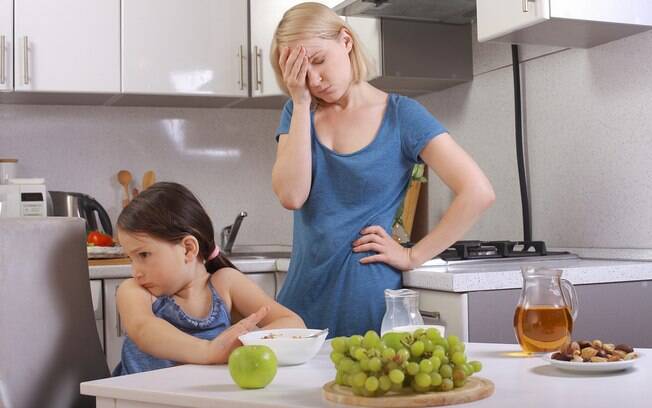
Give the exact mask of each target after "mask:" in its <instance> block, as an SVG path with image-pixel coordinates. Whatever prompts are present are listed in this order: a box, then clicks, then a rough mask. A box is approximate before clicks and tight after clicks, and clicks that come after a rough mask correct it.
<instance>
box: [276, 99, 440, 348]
mask: <svg viewBox="0 0 652 408" xmlns="http://www.w3.org/2000/svg"><path fill="white" fill-rule="evenodd" d="M292 107H293V104H292V101H288V102H287V103H286V104H285V107H284V108H283V113H282V115H281V120H280V125H279V127H278V129H277V130H276V138H277V140H278V137H279V135H281V134H287V133H289V129H290V120H291V118H292ZM310 122H311V125H310V133H311V149H312V185H311V187H310V194H309V195H308V199H307V200H306V202H305V203H304V205H303V207H301V208H300V209H298V210H296V211H294V229H293V243H292V260H291V262H290V269H289V271H288V275H287V278H286V280H285V283H284V284H283V288H282V289H281V292H280V293H279V298H278V300H279V302H280V303H281V304H283V305H285V306H287V307H288V308H290V309H292V310H293V311H295V312H296V313H298V314H299V315H300V316H301V318H303V320H304V322H305V323H306V325H307V326H308V327H310V328H326V327H328V329H329V336H330V337H334V336H350V335H353V334H364V333H365V332H366V331H367V330H376V331H377V332H379V331H380V325H381V321H382V318H383V315H384V313H385V295H384V291H385V289H398V288H400V287H401V273H400V271H399V270H397V269H395V268H393V267H391V266H389V265H387V264H385V263H372V264H361V263H360V259H362V258H364V257H366V256H369V255H373V254H375V252H366V253H362V252H359V253H355V252H353V251H352V242H353V241H354V240H356V239H358V238H359V237H360V236H361V235H360V231H361V230H362V229H363V228H365V227H367V226H370V225H380V226H381V227H383V228H384V229H385V231H387V232H388V234H390V235H391V227H392V225H391V224H392V219H393V218H394V215H395V214H396V210H397V208H398V206H399V205H400V204H401V202H402V200H403V197H404V195H405V191H406V188H407V186H408V183H409V181H410V175H411V171H412V167H413V166H414V164H416V163H420V162H421V159H420V157H419V153H420V152H421V150H422V149H423V148H424V147H425V146H426V144H427V143H428V142H429V141H430V140H431V139H433V138H434V137H435V136H437V135H439V134H441V133H444V132H446V129H445V128H444V127H443V126H442V125H441V124H440V123H439V122H438V121H437V119H435V118H434V117H433V116H432V115H431V114H430V112H428V111H427V110H426V109H425V108H424V107H423V106H422V105H421V104H420V103H419V102H417V101H415V100H413V99H410V98H408V97H404V96H400V95H396V94H390V95H389V96H388V100H387V107H386V109H385V113H384V116H383V119H382V122H381V125H380V128H379V130H378V132H377V133H376V136H375V138H374V139H373V140H372V141H371V143H369V144H368V145H367V146H365V147H363V148H362V149H360V150H358V151H356V152H354V153H349V154H340V153H337V152H335V151H333V150H331V149H329V148H327V147H325V146H324V145H322V144H321V143H320V142H319V139H318V138H317V134H316V132H315V126H314V113H312V112H311V114H310ZM288 137H289V136H288Z"/></svg>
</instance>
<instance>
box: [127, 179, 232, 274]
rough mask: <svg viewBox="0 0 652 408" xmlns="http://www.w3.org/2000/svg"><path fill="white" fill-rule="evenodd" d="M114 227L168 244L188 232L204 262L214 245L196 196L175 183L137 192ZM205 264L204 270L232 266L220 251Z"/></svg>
mask: <svg viewBox="0 0 652 408" xmlns="http://www.w3.org/2000/svg"><path fill="white" fill-rule="evenodd" d="M118 228H120V229H122V230H124V231H127V232H131V233H145V234H147V235H150V236H152V237H155V238H158V239H160V240H163V241H167V242H171V243H178V242H180V241H181V240H182V239H183V238H184V237H186V236H188V235H192V236H193V237H195V238H196V239H197V241H198V242H199V254H198V256H199V257H200V258H201V259H202V260H204V261H206V260H207V259H208V257H209V256H210V255H211V254H212V253H213V251H214V250H215V246H216V244H215V234H214V233H213V223H212V222H211V219H210V217H209V216H208V214H206V211H205V210H204V208H203V207H202V205H201V203H200V202H199V200H198V199H197V197H195V195H194V194H193V193H192V192H190V190H188V189H187V188H186V187H184V186H182V185H181V184H178V183H169V182H159V183H155V184H153V185H151V186H150V187H149V188H148V189H147V190H145V191H143V192H142V193H140V194H138V195H137V196H136V197H135V198H134V199H133V200H132V201H131V202H130V203H129V205H128V206H127V207H125V208H124V210H122V213H120V216H119V217H118ZM205 266H206V270H207V271H208V273H213V272H215V271H217V270H218V269H220V268H223V267H231V268H235V266H234V265H233V264H232V263H231V261H229V260H228V259H227V258H226V257H225V256H224V255H222V253H221V252H220V254H219V255H218V256H217V257H216V258H214V259H211V260H210V261H208V262H206V264H205Z"/></svg>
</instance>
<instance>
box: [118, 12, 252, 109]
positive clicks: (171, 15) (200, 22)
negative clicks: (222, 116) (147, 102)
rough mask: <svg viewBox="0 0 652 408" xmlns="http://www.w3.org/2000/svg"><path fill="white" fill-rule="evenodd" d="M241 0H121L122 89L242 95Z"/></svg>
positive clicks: (243, 18)
mask: <svg viewBox="0 0 652 408" xmlns="http://www.w3.org/2000/svg"><path fill="white" fill-rule="evenodd" d="M246 58H247V2H246V0H193V1H187V0H122V91H123V93H141V94H165V95H220V96H247V95H248V88H247V76H248V71H247V64H248V62H247V59H246Z"/></svg>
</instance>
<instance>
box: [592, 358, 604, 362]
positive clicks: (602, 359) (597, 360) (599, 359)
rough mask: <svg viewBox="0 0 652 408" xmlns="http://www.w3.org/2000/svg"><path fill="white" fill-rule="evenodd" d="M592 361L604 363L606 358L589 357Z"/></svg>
mask: <svg viewBox="0 0 652 408" xmlns="http://www.w3.org/2000/svg"><path fill="white" fill-rule="evenodd" d="M591 362H592V363H606V362H607V359H606V358H604V357H591Z"/></svg>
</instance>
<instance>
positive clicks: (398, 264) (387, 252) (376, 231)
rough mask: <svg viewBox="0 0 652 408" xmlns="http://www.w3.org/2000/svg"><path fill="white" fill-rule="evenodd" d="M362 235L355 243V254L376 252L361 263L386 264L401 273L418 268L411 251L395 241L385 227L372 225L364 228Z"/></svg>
mask: <svg viewBox="0 0 652 408" xmlns="http://www.w3.org/2000/svg"><path fill="white" fill-rule="evenodd" d="M360 234H361V235H362V236H361V237H360V238H358V239H356V240H355V241H353V252H367V251H373V252H376V254H375V255H371V256H367V257H365V258H362V259H361V260H360V263H363V264H367V263H373V262H384V263H386V264H388V265H391V266H393V267H394V268H396V269H398V270H401V271H407V270H410V269H413V268H415V267H416V266H417V265H414V260H413V259H412V258H411V250H410V249H409V248H404V247H402V246H401V245H400V244H399V243H398V242H396V241H394V239H393V238H392V237H391V236H390V235H389V234H388V233H387V231H385V229H384V228H383V227H381V226H379V225H372V226H370V227H366V228H364V229H363V230H362V231H360Z"/></svg>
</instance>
